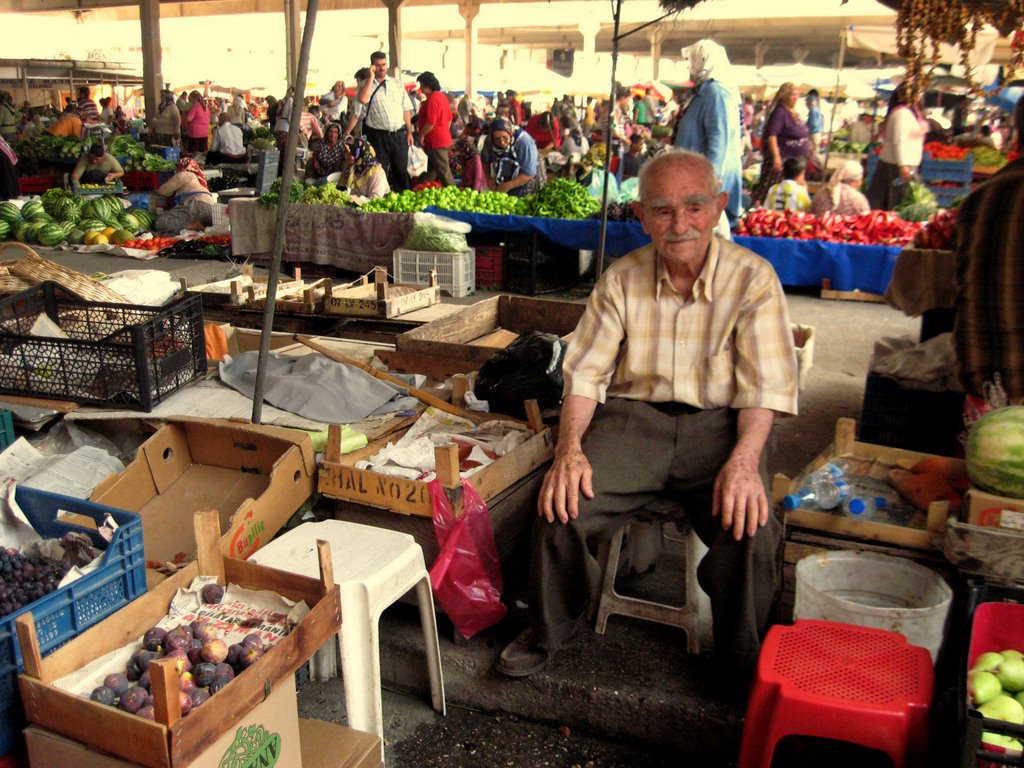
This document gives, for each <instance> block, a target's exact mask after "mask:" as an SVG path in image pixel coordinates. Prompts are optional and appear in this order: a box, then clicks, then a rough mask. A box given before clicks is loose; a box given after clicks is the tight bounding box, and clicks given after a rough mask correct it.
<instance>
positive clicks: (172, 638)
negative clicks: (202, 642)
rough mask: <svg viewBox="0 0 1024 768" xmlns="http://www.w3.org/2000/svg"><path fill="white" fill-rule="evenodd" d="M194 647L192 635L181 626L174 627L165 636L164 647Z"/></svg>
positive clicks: (176, 648)
mask: <svg viewBox="0 0 1024 768" xmlns="http://www.w3.org/2000/svg"><path fill="white" fill-rule="evenodd" d="M191 647H192V635H191V633H186V632H185V631H184V630H183V629H182V628H181V627H177V628H176V629H172V630H171V631H170V632H168V633H167V636H166V637H164V649H165V650H167V651H168V652H170V651H188V649H189V648H191Z"/></svg>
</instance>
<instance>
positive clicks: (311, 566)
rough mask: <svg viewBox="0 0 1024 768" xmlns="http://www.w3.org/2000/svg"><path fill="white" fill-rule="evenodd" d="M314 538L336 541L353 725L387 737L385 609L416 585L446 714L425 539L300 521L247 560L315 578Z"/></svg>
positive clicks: (431, 668) (437, 696)
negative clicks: (383, 669) (383, 682)
mask: <svg viewBox="0 0 1024 768" xmlns="http://www.w3.org/2000/svg"><path fill="white" fill-rule="evenodd" d="M317 540H323V541H326V542H328V543H329V544H330V545H331V560H332V561H333V563H334V580H335V582H337V584H338V585H339V586H340V591H341V631H340V632H339V633H338V639H339V642H340V643H341V665H342V674H343V675H344V680H345V709H346V711H347V713H348V724H349V727H351V728H355V729H357V730H360V731H367V732H369V733H376V734H377V735H378V736H380V737H381V739H383V737H384V720H383V714H382V711H381V689H380V639H379V634H378V633H379V623H380V616H381V613H383V612H384V609H385V608H387V607H388V606H390V605H392V604H394V603H395V601H397V600H398V599H399V598H400V597H401V596H402V595H404V594H405V593H406V592H408V591H409V590H410V589H413V588H415V589H416V597H417V601H418V603H419V609H420V622H421V624H422V627H423V641H424V646H425V651H426V659H427V672H428V674H429V676H430V693H431V700H432V701H431V703H432V705H433V707H434V709H435V710H436V711H437V712H439V713H440V714H442V715H443V714H445V711H446V710H445V700H444V678H443V676H442V673H441V651H440V648H439V646H438V641H437V620H436V617H435V616H434V596H433V593H432V592H431V589H430V576H429V574H428V573H427V568H426V565H425V564H424V561H423V550H422V549H421V548H420V545H419V544H417V543H416V541H415V540H414V539H413V537H412V536H410V535H409V534H407V533H399V532H397V531H389V530H385V529H383V528H376V527H374V526H370V525H358V524H356V523H346V522H343V521H341V520H324V521H323V522H319V523H303V524H302V525H300V526H298V527H297V528H294V529H292V530H291V531H288V532H287V533H285V534H283V535H281V536H280V537H278V538H277V539H275V540H273V541H271V542H270V543H269V544H267V545H266V546H264V547H263V548H262V549H260V550H258V551H257V552H256V553H254V554H253V555H252V556H251V557H250V558H249V559H250V560H251V561H252V562H254V563H259V564H260V565H265V566H268V567H270V568H277V569H279V570H283V571H289V572H291V573H297V574H300V575H302V576H313V577H318V575H319V566H318V564H317V554H316V542H317Z"/></svg>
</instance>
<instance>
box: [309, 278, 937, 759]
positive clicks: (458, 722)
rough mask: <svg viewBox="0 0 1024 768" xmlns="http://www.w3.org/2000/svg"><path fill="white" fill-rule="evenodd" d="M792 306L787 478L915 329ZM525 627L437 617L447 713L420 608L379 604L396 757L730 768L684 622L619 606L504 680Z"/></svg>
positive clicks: (661, 579) (319, 691)
mask: <svg viewBox="0 0 1024 768" xmlns="http://www.w3.org/2000/svg"><path fill="white" fill-rule="evenodd" d="M815 293H816V292H815ZM789 304H790V313H791V316H792V319H793V321H794V322H798V323H802V324H804V325H811V326H814V328H815V344H814V366H813V369H812V370H811V372H810V376H809V379H808V382H807V386H806V388H805V389H804V390H803V391H802V393H801V398H800V409H801V413H800V415H799V416H798V417H796V418H791V419H786V420H785V421H783V422H782V423H781V424H779V426H778V447H777V450H776V452H775V454H774V456H773V459H772V462H771V466H770V469H771V471H772V472H784V473H786V474H788V475H790V476H793V475H794V474H795V473H797V472H799V471H800V470H801V469H802V468H803V467H804V466H805V465H806V464H807V463H808V462H809V461H810V460H811V459H812V458H813V457H814V456H815V455H816V454H817V453H818V452H819V451H820V450H821V449H822V448H824V447H825V446H826V445H827V444H828V443H829V442H830V441H831V440H832V436H833V431H834V428H835V422H836V419H837V418H839V417H842V416H850V417H854V418H857V417H858V416H859V415H860V409H861V400H862V397H863V391H864V380H865V376H866V373H867V369H868V361H869V358H870V356H871V352H872V347H873V344H874V342H875V341H876V340H877V339H879V338H881V337H883V336H901V335H910V336H912V337H914V338H916V336H917V333H918V330H919V322H918V321H917V320H916V319H912V318H908V317H905V316H904V315H902V314H901V313H899V312H897V311H895V310H893V309H891V308H889V307H887V306H885V305H881V304H872V303H860V302H846V301H824V300H821V299H819V298H817V297H816V296H815V295H812V294H811V293H810V292H799V293H798V292H791V293H790V295H789ZM672 557H673V553H672V552H668V553H667V554H666V555H665V556H663V558H662V560H660V561H659V563H658V566H657V567H656V568H655V570H654V572H653V573H652V574H648V575H644V576H640V577H633V579H632V581H633V584H632V586H633V587H634V588H635V589H638V590H639V591H640V593H642V594H652V593H655V594H661V593H666V592H667V594H669V595H671V594H672V593H673V590H675V589H677V587H676V586H675V584H676V583H678V582H675V581H673V578H674V576H675V574H677V573H678V569H675V570H673V568H672V563H671V562H668V560H671V558H672ZM627 587H628V585H627V586H622V585H620V588H621V589H622V590H624V591H625V590H626V589H627ZM668 601H669V602H671V600H668ZM525 624H526V619H525V611H524V610H523V606H522V605H521V604H518V605H516V606H514V607H513V609H512V611H511V613H510V615H509V617H507V618H506V619H505V620H504V621H503V622H502V623H501V624H499V625H498V626H496V627H493V628H491V629H489V630H486V631H484V632H482V633H480V634H479V635H477V636H476V637H474V638H473V639H471V640H469V641H461V642H457V643H456V642H454V641H453V632H452V630H451V627H450V625H449V624H448V623H447V621H445V620H442V637H441V649H442V659H443V660H442V663H443V669H444V676H445V685H446V693H447V702H448V715H447V716H446V717H441V716H439V715H437V714H436V713H434V712H433V711H432V710H431V708H430V705H429V696H428V693H427V691H428V687H427V678H426V672H425V667H424V664H423V645H422V637H421V636H420V634H419V622H418V614H417V613H416V611H415V609H414V608H412V606H409V605H404V604H398V605H396V606H393V607H392V608H390V609H388V611H386V612H385V614H384V617H383V619H382V623H381V669H382V679H383V684H384V688H385V691H384V699H383V707H384V719H385V725H384V733H385V737H386V747H385V754H386V760H387V765H388V766H390V768H419V767H421V766H445V767H446V768H461V767H465V768H476V767H478V766H479V768H495V767H497V766H517V767H518V768H541V767H544V768H584V767H590V766H596V767H600V768H611V767H613V766H641V765H644V766H652V767H654V768H657V766H669V765H680V764H685V765H688V766H693V767H694V768H703V767H704V766H707V767H708V768H712V767H713V768H724V767H725V766H732V765H735V760H736V756H737V753H738V747H739V739H740V735H741V733H742V727H743V714H744V713H743V710H742V708H741V707H740V706H739V705H738V704H737V703H736V702H735V701H733V700H731V698H730V695H729V693H728V692H727V691H725V690H723V687H722V685H721V683H720V681H718V680H716V679H714V677H713V674H712V672H711V669H710V664H709V663H708V659H707V658H706V656H690V655H688V654H687V653H686V649H685V639H684V635H683V634H682V632H681V631H680V630H678V629H675V628H670V627H664V626H661V625H656V624H651V623H646V622H641V621H637V620H633V619H628V618H622V617H617V616H614V617H612V618H611V620H610V621H609V625H608V630H607V633H606V634H605V635H603V636H601V635H597V634H594V633H592V632H589V633H586V634H585V635H584V636H583V637H582V638H581V639H580V640H579V641H578V642H577V643H576V644H575V645H573V646H572V647H571V648H569V649H566V650H565V651H563V652H562V653H561V654H559V656H558V657H557V658H556V660H555V661H554V663H553V664H552V665H551V666H550V667H549V668H548V669H547V670H545V671H544V672H543V673H540V674H538V675H535V676H533V677H531V678H529V679H526V680H518V681H513V680H508V679H505V678H502V677H501V676H499V675H497V674H495V673H494V672H493V671H492V670H491V665H492V664H493V662H494V659H495V658H496V657H497V655H498V653H500V651H501V649H502V647H504V645H505V643H507V642H508V641H509V640H511V639H512V638H513V637H514V636H515V635H516V634H517V632H518V631H519V629H520V628H522V627H523V626H525ZM343 690H344V689H343V681H341V680H339V679H335V680H330V681H325V682H307V683H306V684H304V685H303V686H302V688H301V690H300V693H299V706H300V713H301V715H302V716H303V717H317V718H321V719H327V720H332V721H335V722H342V723H344V722H345V720H344V699H343ZM791 746H792V749H791V754H789V756H788V757H787V758H783V759H782V762H780V761H779V758H777V760H776V764H777V765H781V764H789V765H806V764H810V762H811V758H809V757H808V758H807V759H802V758H800V757H799V756H798V755H799V747H800V746H801V745H799V744H797V745H791ZM872 757H873V756H871V755H867V756H865V755H863V754H856V753H854V752H852V751H851V750H849V749H846V748H844V749H842V750H838V751H837V752H835V753H833V754H830V755H826V754H825V753H824V752H823V751H822V750H821V749H819V750H818V751H817V752H814V757H813V762H814V764H824V761H825V760H827V761H828V764H829V765H830V766H832V767H833V768H838V766H842V765H858V766H870V765H873V764H874V763H873V762H872Z"/></svg>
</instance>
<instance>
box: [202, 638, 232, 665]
mask: <svg viewBox="0 0 1024 768" xmlns="http://www.w3.org/2000/svg"><path fill="white" fill-rule="evenodd" d="M200 655H201V656H202V657H203V661H208V662H210V663H211V664H220V663H221V662H222V661H224V660H225V659H226V658H227V657H228V646H227V643H225V642H224V641H223V640H221V639H220V638H214V639H213V640H210V641H208V642H206V643H203V649H202V651H200Z"/></svg>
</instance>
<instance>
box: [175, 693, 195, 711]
mask: <svg viewBox="0 0 1024 768" xmlns="http://www.w3.org/2000/svg"><path fill="white" fill-rule="evenodd" d="M178 701H180V702H181V716H182V717H184V716H185V715H187V714H188V713H189V712H191V711H192V697H191V696H189V695H188V694H187V693H185V692H184V691H178Z"/></svg>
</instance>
